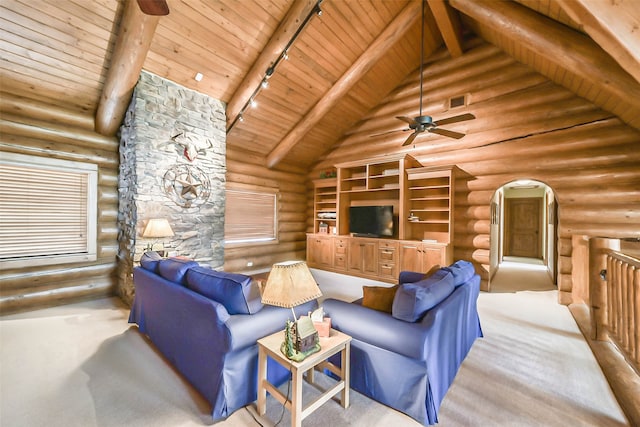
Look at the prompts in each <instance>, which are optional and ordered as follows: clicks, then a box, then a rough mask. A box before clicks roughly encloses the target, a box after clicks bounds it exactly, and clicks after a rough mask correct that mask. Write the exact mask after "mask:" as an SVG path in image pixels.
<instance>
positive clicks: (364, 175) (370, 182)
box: [336, 154, 420, 237]
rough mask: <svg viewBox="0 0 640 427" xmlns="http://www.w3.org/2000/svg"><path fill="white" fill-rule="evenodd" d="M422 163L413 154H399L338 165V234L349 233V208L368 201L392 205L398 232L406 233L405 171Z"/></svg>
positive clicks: (369, 202)
mask: <svg viewBox="0 0 640 427" xmlns="http://www.w3.org/2000/svg"><path fill="white" fill-rule="evenodd" d="M418 166H420V163H418V161H417V160H415V159H414V158H413V157H411V156H409V155H406V154H404V155H396V156H386V157H379V158H373V159H368V160H365V161H359V162H348V163H342V164H338V165H336V168H337V169H338V197H339V199H338V218H340V225H339V227H338V234H342V235H344V234H349V208H350V207H351V206H365V205H392V206H393V211H394V216H396V215H397V222H396V224H397V226H396V231H395V236H394V237H398V236H402V235H403V228H404V223H403V221H402V218H404V216H405V212H404V203H401V201H402V200H403V197H404V187H403V183H404V175H405V170H406V169H407V168H415V167H418Z"/></svg>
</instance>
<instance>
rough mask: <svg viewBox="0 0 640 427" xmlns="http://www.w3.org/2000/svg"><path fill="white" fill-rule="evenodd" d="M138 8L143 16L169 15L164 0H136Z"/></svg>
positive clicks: (167, 6)
mask: <svg viewBox="0 0 640 427" xmlns="http://www.w3.org/2000/svg"><path fill="white" fill-rule="evenodd" d="M138 6H139V7H140V10H141V11H142V13H144V14H145V15H151V16H164V15H168V14H169V5H168V4H167V1H166V0H138Z"/></svg>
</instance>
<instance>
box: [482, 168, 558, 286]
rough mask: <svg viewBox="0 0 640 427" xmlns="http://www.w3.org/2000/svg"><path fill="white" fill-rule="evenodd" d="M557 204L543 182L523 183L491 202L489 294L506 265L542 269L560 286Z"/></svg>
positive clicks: (501, 191) (505, 187)
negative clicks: (526, 265) (514, 264)
mask: <svg viewBox="0 0 640 427" xmlns="http://www.w3.org/2000/svg"><path fill="white" fill-rule="evenodd" d="M557 206H558V205H557V201H556V198H555V194H554V192H553V190H552V189H551V187H549V186H548V185H546V184H545V183H543V182H540V181H536V180H530V179H521V180H516V181H512V182H509V183H506V184H504V185H503V186H502V187H500V188H498V189H497V190H496V192H495V193H494V195H493V198H492V200H491V221H490V223H491V230H490V255H489V259H490V265H489V290H491V281H492V279H493V278H494V276H495V274H496V273H497V272H498V270H499V269H500V266H501V265H502V264H503V263H504V262H509V263H521V264H528V265H538V266H541V268H543V269H544V270H545V271H546V272H547V274H548V275H549V278H550V279H551V281H552V282H553V284H554V285H556V284H557V280H556V278H557V273H558V272H557V267H556V266H557V246H558V245H557V240H558V239H557Z"/></svg>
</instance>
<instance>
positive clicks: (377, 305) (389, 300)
mask: <svg viewBox="0 0 640 427" xmlns="http://www.w3.org/2000/svg"><path fill="white" fill-rule="evenodd" d="M397 290H398V285H395V286H391V287H388V286H363V287H362V293H363V295H364V296H363V298H362V306H363V307H367V308H370V309H372V310H378V311H383V312H385V313H391V307H392V306H393V298H394V297H395V296H396V291H397Z"/></svg>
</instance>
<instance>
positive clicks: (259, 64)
mask: <svg viewBox="0 0 640 427" xmlns="http://www.w3.org/2000/svg"><path fill="white" fill-rule="evenodd" d="M316 3H317V0H298V1H294V2H293V4H292V5H291V7H290V8H289V11H288V12H287V14H286V16H285V17H284V19H283V20H282V22H281V23H280V25H279V26H278V29H277V30H276V31H275V32H274V33H273V35H272V36H271V39H269V42H268V43H267V45H266V46H265V47H264V49H263V50H262V53H260V56H258V59H256V61H255V62H254V63H253V66H252V67H251V69H250V70H249V72H248V73H247V74H246V75H245V76H244V78H243V79H242V82H240V84H239V85H238V88H237V89H236V91H235V93H234V94H233V96H232V97H231V99H230V100H229V102H228V104H227V111H226V114H227V129H229V126H231V124H232V123H233V122H235V120H236V118H237V117H238V114H240V112H241V111H242V108H243V107H244V106H245V105H246V104H247V101H249V98H251V95H253V91H254V90H255V89H256V87H258V85H259V84H260V83H261V82H262V79H263V78H264V76H265V73H266V71H267V68H269V67H270V66H271V65H272V64H273V63H275V61H276V59H278V57H279V56H280V54H281V53H282V51H283V50H284V48H285V47H286V46H287V44H288V43H289V41H290V40H291V37H292V36H293V35H294V34H295V32H296V31H297V30H298V28H299V27H300V24H301V23H302V22H303V21H304V20H305V19H306V18H307V16H308V15H309V13H311V11H312V10H313V8H314V7H315V6H316Z"/></svg>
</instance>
